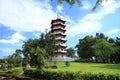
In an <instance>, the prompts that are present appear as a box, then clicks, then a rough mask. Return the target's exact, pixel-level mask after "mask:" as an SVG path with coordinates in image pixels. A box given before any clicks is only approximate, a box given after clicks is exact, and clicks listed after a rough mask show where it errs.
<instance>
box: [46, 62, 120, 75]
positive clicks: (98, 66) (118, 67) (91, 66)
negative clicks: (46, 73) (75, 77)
mask: <svg viewBox="0 0 120 80" xmlns="http://www.w3.org/2000/svg"><path fill="white" fill-rule="evenodd" d="M57 66H58V69H51V68H50V69H47V70H50V71H82V72H92V73H99V72H102V73H108V74H115V73H117V74H120V64H102V63H78V62H70V66H69V67H66V66H65V62H57Z"/></svg>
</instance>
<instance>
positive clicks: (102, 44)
mask: <svg viewBox="0 0 120 80" xmlns="http://www.w3.org/2000/svg"><path fill="white" fill-rule="evenodd" d="M93 49H94V53H95V56H96V59H97V60H99V61H100V62H103V63H105V62H108V61H109V59H110V55H111V54H112V53H113V52H114V51H115V50H116V48H115V44H114V43H109V42H108V41H106V40H105V39H97V41H96V44H95V45H94V46H93Z"/></svg>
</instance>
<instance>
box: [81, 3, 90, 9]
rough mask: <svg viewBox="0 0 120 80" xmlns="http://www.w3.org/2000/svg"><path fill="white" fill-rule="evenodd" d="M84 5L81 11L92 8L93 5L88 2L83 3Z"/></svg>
mask: <svg viewBox="0 0 120 80" xmlns="http://www.w3.org/2000/svg"><path fill="white" fill-rule="evenodd" d="M82 4H83V6H82V7H81V9H83V10H87V9H90V8H92V5H91V4H90V3H89V2H88V1H83V2H82Z"/></svg>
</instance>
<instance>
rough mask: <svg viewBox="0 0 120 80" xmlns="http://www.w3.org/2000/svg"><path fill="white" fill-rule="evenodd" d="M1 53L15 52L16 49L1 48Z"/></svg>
mask: <svg viewBox="0 0 120 80" xmlns="http://www.w3.org/2000/svg"><path fill="white" fill-rule="evenodd" d="M0 51H1V52H10V53H11V52H14V51H15V50H14V49H10V48H0Z"/></svg>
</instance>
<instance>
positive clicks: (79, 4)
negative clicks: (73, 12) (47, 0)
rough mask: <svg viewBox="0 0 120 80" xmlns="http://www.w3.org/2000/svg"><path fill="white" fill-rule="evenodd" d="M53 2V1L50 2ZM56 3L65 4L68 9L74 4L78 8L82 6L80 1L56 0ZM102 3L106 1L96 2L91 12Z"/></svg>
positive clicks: (99, 0) (97, 0)
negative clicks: (67, 5)
mask: <svg viewBox="0 0 120 80" xmlns="http://www.w3.org/2000/svg"><path fill="white" fill-rule="evenodd" d="M51 1H53V0H51ZM57 1H58V3H60V4H63V2H66V3H67V4H69V5H70V7H72V6H73V5H74V4H75V3H77V4H78V6H79V7H82V6H84V4H82V0H57ZM103 1H107V0H96V3H95V5H94V6H93V8H92V10H93V11H95V9H96V8H97V7H98V6H99V5H100V4H101V3H102V2H103Z"/></svg>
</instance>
